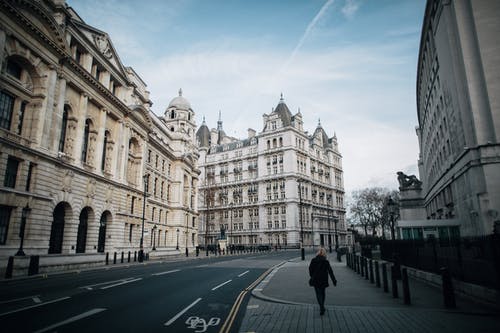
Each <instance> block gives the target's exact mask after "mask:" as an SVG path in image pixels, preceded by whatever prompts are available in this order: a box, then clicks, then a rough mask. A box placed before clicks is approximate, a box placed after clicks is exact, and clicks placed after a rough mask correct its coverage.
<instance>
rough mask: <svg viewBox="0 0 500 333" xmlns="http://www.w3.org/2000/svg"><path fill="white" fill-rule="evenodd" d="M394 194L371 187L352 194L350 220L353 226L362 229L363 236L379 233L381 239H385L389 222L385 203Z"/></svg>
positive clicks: (384, 189)
mask: <svg viewBox="0 0 500 333" xmlns="http://www.w3.org/2000/svg"><path fill="white" fill-rule="evenodd" d="M394 192H395V191H392V192H391V191H390V190H389V189H387V188H381V187H371V188H364V189H362V190H358V191H355V192H354V193H353V194H352V199H351V202H350V204H349V210H350V219H351V221H353V222H354V224H355V226H358V227H361V228H362V229H363V231H364V233H365V236H368V234H369V232H370V233H371V235H372V236H376V235H377V231H381V233H382V237H385V230H386V229H387V227H388V223H389V222H390V218H389V215H388V212H387V205H386V201H387V198H388V197H389V195H394ZM396 193H397V192H396ZM394 197H396V196H394Z"/></svg>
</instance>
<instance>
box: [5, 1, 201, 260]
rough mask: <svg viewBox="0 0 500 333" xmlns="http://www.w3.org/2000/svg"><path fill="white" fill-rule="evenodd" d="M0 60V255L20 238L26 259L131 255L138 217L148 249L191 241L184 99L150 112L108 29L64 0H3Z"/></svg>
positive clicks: (189, 119) (192, 199)
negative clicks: (91, 22) (85, 17)
mask: <svg viewBox="0 0 500 333" xmlns="http://www.w3.org/2000/svg"><path fill="white" fill-rule="evenodd" d="M0 64H1V73H0V148H1V149H0V175H1V176H2V177H3V182H2V184H1V185H0V256H1V257H2V258H5V257H6V256H9V255H14V254H15V253H16V251H17V250H18V248H19V247H20V245H21V244H20V241H21V238H22V239H23V241H24V243H23V250H24V252H25V253H26V254H27V255H30V254H40V255H46V256H47V255H49V256H50V255H52V254H60V255H63V256H64V255H66V256H70V257H71V256H73V257H78V256H77V254H78V255H80V254H81V256H80V257H82V256H84V255H87V257H89V258H90V257H91V254H99V253H104V252H111V253H112V252H115V251H116V252H121V251H124V252H125V253H127V252H128V251H131V252H132V253H133V252H134V251H137V250H138V249H139V244H140V239H141V235H142V234H143V233H142V222H143V219H144V222H145V224H144V247H145V249H146V251H150V250H152V249H153V248H155V249H156V251H157V252H156V253H158V252H160V253H161V252H162V251H167V250H175V248H176V247H178V242H179V245H180V246H182V247H183V248H184V247H187V248H189V249H190V250H191V249H192V248H193V247H194V246H196V245H197V210H196V200H197V190H196V187H197V179H198V174H199V171H198V170H197V168H196V161H197V159H198V155H197V149H196V147H195V145H194V142H195V140H194V131H195V129H196V124H195V122H194V113H193V110H192V109H191V107H190V105H189V103H188V102H187V101H186V100H185V99H184V98H183V97H182V96H179V97H176V98H174V99H173V100H172V102H171V103H170V105H169V106H168V108H167V109H166V111H165V116H164V117H157V116H156V115H155V114H153V113H152V111H151V110H150V107H151V105H152V102H151V100H150V98H149V92H148V91H147V90H146V84H145V83H144V82H143V81H142V80H141V78H140V77H139V75H138V74H137V73H136V72H135V71H134V70H133V69H132V68H130V67H125V66H124V65H123V64H122V63H121V61H120V59H119V57H118V55H117V53H116V50H115V48H114V47H113V44H112V42H111V40H110V38H109V36H108V35H107V34H106V33H105V32H103V31H100V30H98V29H97V28H94V27H91V26H89V25H87V24H86V23H85V22H84V21H83V20H82V19H81V18H80V17H79V16H78V14H77V13H76V12H74V10H73V9H72V8H71V7H69V6H67V5H66V3H65V2H64V1H63V0H42V1H28V0H26V1H24V0H17V1H14V0H5V1H2V2H1V4H0ZM144 199H145V202H144ZM179 233H180V235H181V237H179ZM182 236H184V237H182ZM153 254H154V253H153ZM94 257H96V256H94ZM89 260H90V259H89ZM92 260H94V259H92ZM95 260H101V257H98V256H97V259H95ZM41 261H42V259H41Z"/></svg>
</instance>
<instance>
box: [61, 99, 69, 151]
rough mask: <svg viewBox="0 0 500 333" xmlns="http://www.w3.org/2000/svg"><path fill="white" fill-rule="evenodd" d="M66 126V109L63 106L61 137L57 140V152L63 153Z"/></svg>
mask: <svg viewBox="0 0 500 333" xmlns="http://www.w3.org/2000/svg"><path fill="white" fill-rule="evenodd" d="M67 126H68V107H67V106H64V112H63V117H62V123H61V137H60V138H59V151H61V152H63V151H64V142H66V127H67Z"/></svg>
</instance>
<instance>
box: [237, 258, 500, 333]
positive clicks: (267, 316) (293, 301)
mask: <svg viewBox="0 0 500 333" xmlns="http://www.w3.org/2000/svg"><path fill="white" fill-rule="evenodd" d="M344 258H345V257H344ZM344 258H343V259H344ZM311 259H312V255H308V256H306V260H304V261H302V260H300V258H297V259H294V260H291V261H288V262H286V263H285V264H283V265H281V266H280V267H277V268H276V269H274V270H273V271H272V272H271V273H270V274H269V275H268V276H267V277H266V278H265V279H264V280H263V281H262V282H261V283H260V284H259V285H258V286H257V287H256V288H255V289H254V290H253V291H252V296H253V297H252V298H251V299H250V301H249V303H248V305H247V309H246V313H245V315H244V318H243V320H242V323H241V326H240V328H239V332H307V333H309V332H363V333H364V332H395V333H396V332H405V333H408V332H439V333H444V332H498V331H499V330H500V315H499V313H498V312H495V310H494V309H492V308H490V307H487V306H485V305H482V304H480V303H476V302H473V301H472V300H466V299H457V308H456V309H453V310H447V309H445V308H444V307H443V305H442V304H443V300H442V296H441V290H439V289H437V288H435V287H432V286H429V285H427V284H424V283H422V282H419V281H416V280H413V279H410V282H409V284H410V294H411V302H412V305H405V304H404V303H403V299H402V290H401V286H400V288H399V295H400V297H399V298H397V299H395V298H393V297H392V294H391V293H390V292H389V293H384V291H383V288H377V287H376V286H375V284H371V283H370V281H369V280H366V279H365V278H364V277H362V276H361V275H358V274H357V273H356V272H354V271H352V270H351V269H350V268H348V267H347V266H346V264H345V262H342V263H339V262H337V260H336V259H335V257H334V256H330V257H329V260H330V263H331V264H332V267H333V270H334V273H335V275H336V278H337V281H338V284H337V286H336V287H334V286H333V285H332V284H331V283H330V287H329V288H327V291H326V302H325V305H326V309H327V311H326V313H325V315H324V316H320V315H319V306H318V305H317V303H316V296H315V294H314V289H313V288H312V287H310V286H309V285H308V279H309V274H308V265H309V262H310V260H311ZM344 261H345V260H344ZM389 291H390V287H389Z"/></svg>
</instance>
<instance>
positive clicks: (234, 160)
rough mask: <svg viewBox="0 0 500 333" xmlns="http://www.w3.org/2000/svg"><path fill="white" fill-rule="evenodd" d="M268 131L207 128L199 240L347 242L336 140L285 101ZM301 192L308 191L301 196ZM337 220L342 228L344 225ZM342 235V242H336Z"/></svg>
mask: <svg viewBox="0 0 500 333" xmlns="http://www.w3.org/2000/svg"><path fill="white" fill-rule="evenodd" d="M263 121H264V127H263V129H262V131H261V132H260V133H258V134H257V133H256V131H254V130H252V129H249V130H248V137H247V138H245V139H236V138H232V137H229V136H227V135H226V134H225V132H224V130H223V126H222V120H221V119H220V115H219V121H218V122H217V128H216V129H209V128H208V126H207V125H206V123H205V120H204V121H203V124H202V125H201V126H200V128H199V129H198V131H197V134H196V136H197V140H198V145H199V153H200V158H199V162H198V163H199V168H200V171H201V174H200V187H199V192H200V193H199V194H200V196H199V198H200V201H199V205H198V207H199V211H200V230H199V237H200V240H199V243H200V244H208V245H216V244H218V243H219V240H220V239H224V238H226V240H227V244H228V245H246V246H248V245H271V246H287V247H298V246H300V243H301V241H302V240H303V244H304V246H313V245H320V244H323V245H335V244H336V243H335V239H337V240H338V243H339V244H345V243H346V227H345V220H344V214H345V208H344V186H343V171H342V164H341V161H342V156H341V155H340V152H339V149H338V143H337V138H336V136H333V137H331V138H329V137H328V136H327V134H326V132H325V130H324V129H323V128H322V126H321V124H318V126H317V128H316V130H315V131H314V134H313V135H309V134H308V133H307V132H305V131H304V129H303V121H302V114H301V113H300V112H297V113H296V114H295V115H292V113H291V112H290V110H289V109H288V107H287V105H286V104H285V101H284V100H283V96H282V98H281V99H280V101H279V104H278V105H277V107H276V108H275V109H274V110H273V111H272V112H271V113H270V114H264V115H263ZM299 188H300V189H301V190H300V191H299ZM336 222H337V223H336ZM335 234H337V235H338V237H335Z"/></svg>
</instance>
